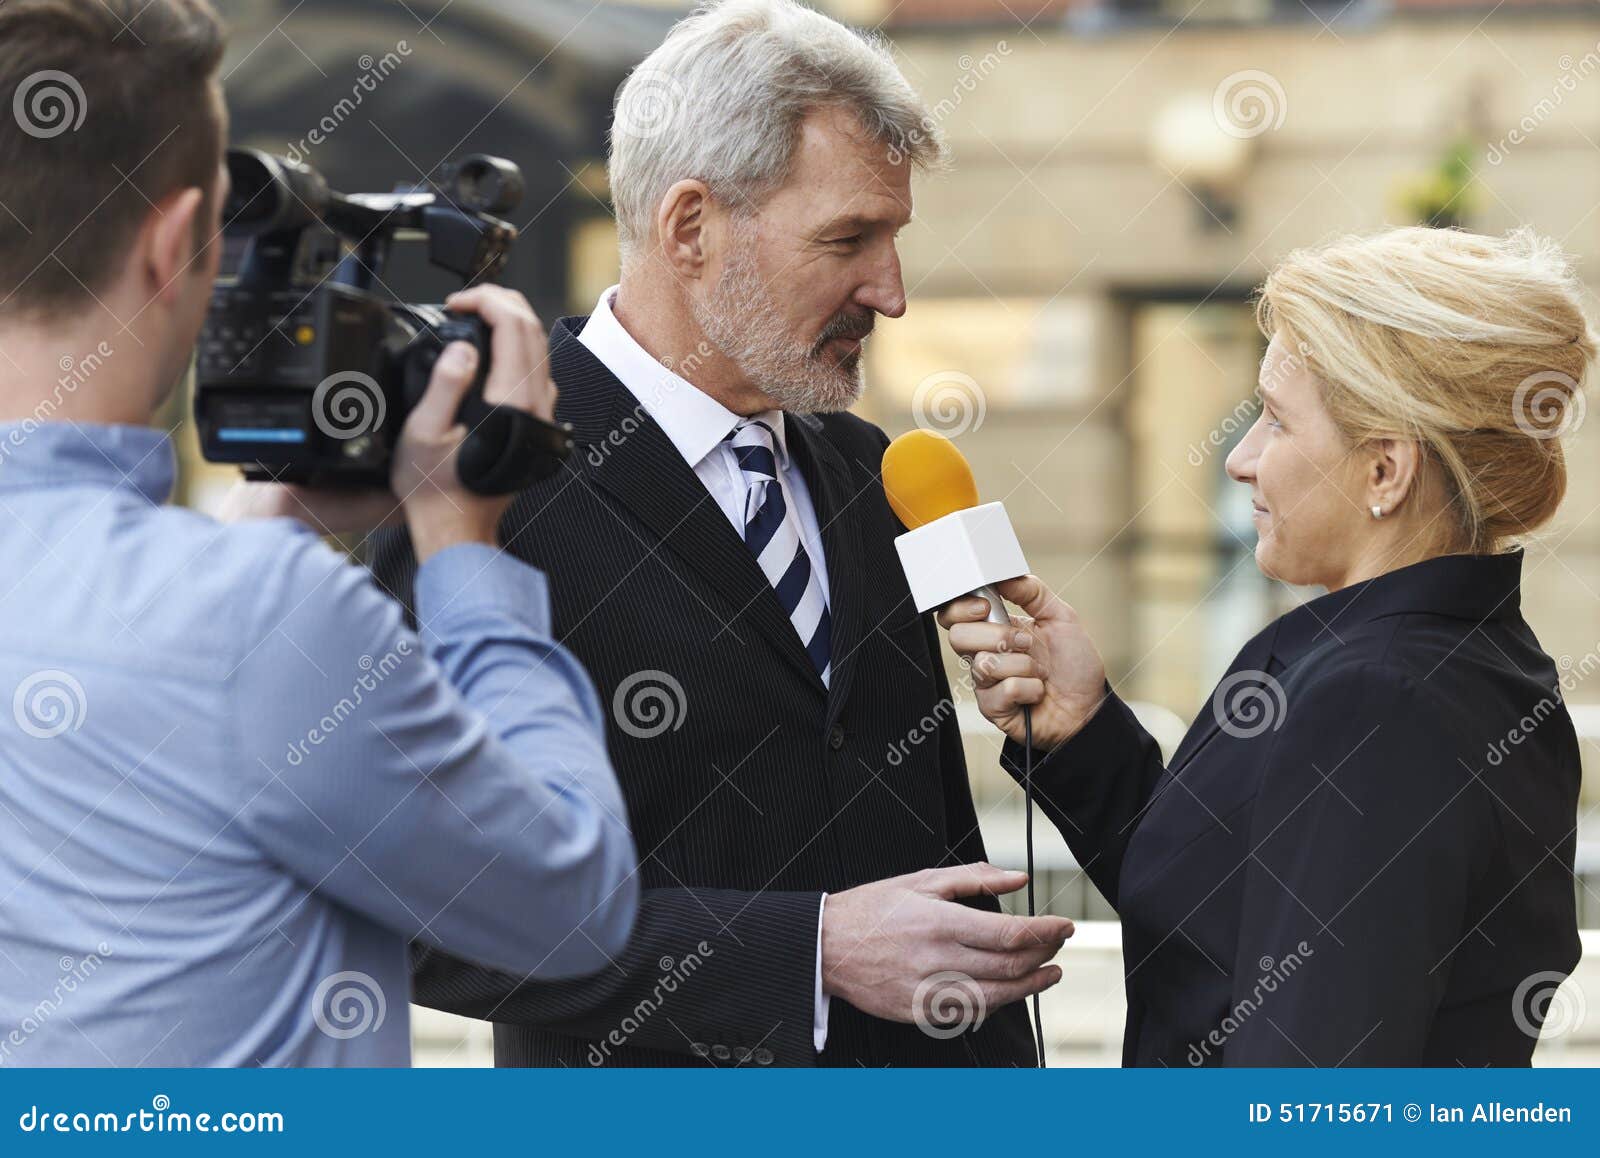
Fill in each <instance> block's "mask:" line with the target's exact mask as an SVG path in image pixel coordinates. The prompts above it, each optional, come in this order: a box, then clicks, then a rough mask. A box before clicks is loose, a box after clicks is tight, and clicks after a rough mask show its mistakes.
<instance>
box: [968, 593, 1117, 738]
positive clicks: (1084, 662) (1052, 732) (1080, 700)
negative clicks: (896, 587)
mask: <svg viewBox="0 0 1600 1158" xmlns="http://www.w3.org/2000/svg"><path fill="white" fill-rule="evenodd" d="M994 587H995V589H996V590H997V591H999V592H1000V594H1001V595H1003V596H1005V597H1006V598H1007V599H1008V600H1010V601H1011V602H1012V603H1015V604H1016V605H1017V606H1019V607H1021V608H1022V610H1023V611H1024V612H1025V613H1026V614H1027V616H1028V617H1029V618H1028V620H1026V621H1022V622H1018V621H1017V620H1015V619H1013V620H1012V626H1010V627H1007V626H1005V625H1003V624H998V623H987V622H985V619H986V618H987V616H988V614H989V604H988V602H987V601H986V600H984V599H980V598H976V597H972V598H966V599H957V600H955V601H953V602H951V603H950V604H948V605H947V606H945V607H944V608H943V609H942V610H941V611H940V612H939V624H940V626H942V627H944V628H945V629H946V630H948V631H949V633H950V646H951V647H952V648H953V649H954V650H955V652H956V654H957V655H960V656H962V657H963V658H964V659H966V660H967V661H968V662H969V663H970V664H971V670H972V686H973V688H974V690H975V691H976V693H977V700H978V710H979V711H981V712H982V713H983V714H984V717H985V718H986V719H988V720H989V722H990V723H992V724H994V725H995V727H997V728H999V729H1000V730H1001V731H1002V732H1004V733H1005V734H1006V735H1007V736H1009V737H1010V738H1011V739H1013V740H1015V741H1016V742H1017V743H1019V744H1020V743H1022V742H1023V721H1022V709H1023V706H1024V705H1032V706H1033V746H1034V747H1035V748H1036V749H1040V750H1048V749H1050V748H1054V747H1055V746H1056V745H1057V744H1060V743H1062V742H1063V741H1064V740H1067V739H1069V738H1070V737H1071V736H1073V735H1075V734H1076V733H1077V732H1078V730H1079V729H1080V728H1082V727H1083V726H1084V725H1085V724H1086V723H1088V722H1089V720H1090V718H1091V717H1092V716H1093V715H1094V714H1095V712H1096V711H1098V710H1099V708H1100V704H1101V703H1102V702H1103V701H1104V699H1105V694H1106V693H1105V679H1106V668H1105V663H1104V662H1103V661H1102V660H1101V658H1100V653H1099V652H1098V651H1097V650H1096V649H1095V646H1094V644H1093V642H1091V641H1090V639H1089V635H1088V633H1087V632H1086V631H1084V629H1083V624H1082V623H1080V622H1079V620H1078V614H1077V612H1075V611H1073V610H1072V608H1071V607H1069V606H1068V605H1067V604H1066V603H1063V602H1062V601H1061V600H1060V599H1057V598H1056V596H1055V595H1054V594H1053V593H1052V592H1051V590H1050V589H1049V588H1048V587H1046V586H1045V585H1044V582H1043V581H1042V580H1040V579H1039V577H1038V576H1036V575H1024V576H1022V577H1020V578H1017V579H1010V580H1007V581H1006V582H1004V583H996V584H995V585H994Z"/></svg>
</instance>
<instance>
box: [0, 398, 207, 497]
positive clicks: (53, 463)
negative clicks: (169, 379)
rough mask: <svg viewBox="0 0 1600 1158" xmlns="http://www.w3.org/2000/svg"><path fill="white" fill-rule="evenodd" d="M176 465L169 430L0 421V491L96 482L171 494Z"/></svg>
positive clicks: (154, 494) (156, 494)
mask: <svg viewBox="0 0 1600 1158" xmlns="http://www.w3.org/2000/svg"><path fill="white" fill-rule="evenodd" d="M176 479H177V464H176V460H175V457H174V454H173V449H172V441H171V440H170V439H169V438H168V437H167V435H166V433H165V432H164V431H161V430H156V429H154V428H152V427H148V426H101V425H97V424H95V423H88V422H38V421H35V420H34V419H31V418H29V419H24V420H23V421H21V422H10V423H0V491H9V490H26V489H37V488H43V487H66V486H91V487H107V488H111V489H121V488H127V489H131V490H134V491H137V492H138V493H139V494H141V495H143V496H144V497H145V498H146V499H148V500H149V501H150V502H152V503H155V504H157V505H159V504H161V503H165V502H166V501H167V500H168V499H169V498H171V497H172V488H173V484H174V482H175V481H176Z"/></svg>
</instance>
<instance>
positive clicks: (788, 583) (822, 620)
mask: <svg viewBox="0 0 1600 1158" xmlns="http://www.w3.org/2000/svg"><path fill="white" fill-rule="evenodd" d="M728 441H730V442H731V443H732V445H733V454H734V457H735V458H736V459H738V461H739V471H740V473H741V474H742V475H743V476H744V484H745V503H744V541H745V544H746V545H747V546H748V547H749V548H750V551H751V553H752V554H753V555H755V557H756V562H757V563H758V564H759V565H760V567H761V571H762V574H764V575H765V576H766V577H767V582H769V583H771V584H772V589H773V590H774V591H775V592H777V595H778V602H779V603H781V604H782V605H783V610H784V611H785V612H786V613H787V614H788V616H789V622H791V623H793V624H794V629H795V631H796V632H797V633H798V634H799V636H800V642H801V643H803V644H805V649H806V654H807V655H809V656H810V657H811V662H812V663H813V664H815V665H816V667H817V671H818V672H819V673H821V675H822V682H823V684H824V685H826V684H827V682H828V677H829V675H830V674H831V671H832V662H831V651H830V648H829V638H828V635H829V617H828V600H827V596H826V595H825V594H824V593H823V590H822V582H821V580H819V579H818V578H817V573H816V572H815V571H814V570H813V569H812V567H811V560H810V559H809V558H808V557H807V556H806V549H805V545H804V544H803V543H801V541H800V525H799V523H798V522H797V521H796V520H795V518H794V516H792V515H791V514H790V513H789V509H788V504H787V503H785V502H784V501H783V487H782V486H781V485H779V483H778V457H777V454H776V453H775V451H774V449H773V436H772V430H771V429H770V428H769V427H768V426H767V425H766V423H764V422H757V421H754V420H752V419H746V420H745V421H743V422H740V423H739V425H738V426H736V427H734V428H733V430H732V431H730V432H729V434H728Z"/></svg>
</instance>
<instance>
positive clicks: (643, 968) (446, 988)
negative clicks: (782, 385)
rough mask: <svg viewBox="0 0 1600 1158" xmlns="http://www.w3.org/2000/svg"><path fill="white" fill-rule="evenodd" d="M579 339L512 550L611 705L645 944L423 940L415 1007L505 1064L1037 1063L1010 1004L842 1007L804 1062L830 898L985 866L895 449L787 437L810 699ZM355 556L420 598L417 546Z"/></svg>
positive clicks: (559, 327)
mask: <svg viewBox="0 0 1600 1158" xmlns="http://www.w3.org/2000/svg"><path fill="white" fill-rule="evenodd" d="M585 321H586V319H583V318H577V319H570V318H569V319H563V320H562V321H561V322H559V323H557V324H556V326H554V327H553V329H552V333H551V351H550V357H551V363H552V367H553V374H554V378H555V381H556V384H557V386H558V387H559V389H560V392H561V393H560V400H559V403H558V405H557V416H558V418H560V419H561V420H563V421H565V422H568V423H571V424H572V427H573V430H574V434H575V438H576V443H577V449H576V451H575V452H574V454H573V456H572V458H571V460H570V461H569V462H568V464H567V465H566V467H565V468H564V469H563V470H562V471H561V472H560V473H559V474H558V475H557V476H556V477H554V478H553V479H551V480H549V481H548V482H545V483H542V484H539V485H537V486H535V487H533V488H531V489H530V490H528V491H526V492H524V493H523V494H521V495H519V496H518V497H517V499H516V500H515V501H514V503H513V505H512V507H511V509H510V510H509V512H508V513H507V515H506V518H505V520H504V522H503V523H502V526H501V536H502V541H503V542H504V543H505V545H506V548H507V549H508V550H510V551H512V552H513V553H514V554H516V555H517V556H518V557H519V558H521V559H524V560H526V561H527V562H529V563H531V564H533V565H534V566H537V567H539V568H541V569H543V570H544V571H545V572H546V573H547V574H548V575H549V577H550V587H551V599H552V604H553V610H554V623H555V632H556V636H557V638H558V639H560V640H561V641H562V642H563V643H564V644H565V645H566V646H567V647H568V648H570V649H571V650H572V651H573V652H574V653H575V654H576V655H577V656H578V658H579V659H580V660H582V662H583V664H584V666H585V667H586V668H587V669H588V671H589V673H590V675H591V676H592V677H593V679H594V681H595V684H596V686H597V688H598V689H599V692H600V695H601V698H602V701H603V702H604V703H605V705H606V706H607V707H608V709H609V715H610V719H609V729H608V737H607V739H608V742H609V746H610V751H611V757H612V761H613V763H614V765H615V767H616V770H617V775H618V777H619V779H620V781H621V783H622V789H623V793H624V795H625V797H626V799H627V803H628V811H629V817H630V820H631V824H632V829H633V834H634V839H635V842H636V844H637V846H638V849H639V854H640V862H641V863H640V873H641V875H642V883H643V885H644V888H645V892H644V896H643V903H642V908H641V911H640V916H639V920H638V924H637V929H636V932H635V934H634V937H633V940H632V943H631V944H630V946H629V948H628V950H627V951H626V953H625V954H624V955H623V956H622V957H621V958H619V959H618V960H616V961H615V962H614V963H613V965H612V966H611V967H610V968H609V969H607V970H605V971H604V972H602V973H600V974H599V975H597V976H595V977H593V978H589V979H584V980H577V981H564V982H552V983H534V984H524V983H523V979H522V978H519V977H515V976H510V975H508V974H505V973H500V972H496V971H494V970H490V969H484V968H481V967H479V966H477V965H473V964H469V963H466V962H463V961H460V960H457V959H455V958H452V957H450V956H448V955H446V954H445V953H443V952H441V951H439V950H438V949H437V948H431V947H427V946H423V945H420V944H419V945H417V946H414V947H413V957H412V964H413V985H414V997H415V999H416V1000H417V1001H418V1002H420V1003H421V1004H423V1005H428V1006H432V1007H434V1008H437V1009H444V1010H449V1011H451V1012H455V1013H461V1014H466V1015H468V1016H472V1017H480V1018H486V1019H489V1020H492V1021H494V1022H495V1061H496V1064H499V1065H575V1066H576V1065H685V1064H697V1063H698V1064H710V1065H723V1064H730V1065H731V1064H739V1063H741V1062H742V1063H745V1064H780V1065H811V1064H819V1063H820V1064H827V1065H855V1064H858V1063H859V1064H862V1065H1031V1064H1033V1059H1034V1053H1033V1039H1032V1035H1031V1031H1030V1029H1029V1027H1028V1024H1027V1021H1026V1018H1025V1016H1024V1015H1023V1012H1022V1009H1021V1007H1020V1006H1012V1007H1008V1008H1005V1009H1000V1010H994V1011H991V1012H990V1014H989V1017H988V1019H987V1020H986V1021H985V1022H983V1023H982V1025H981V1027H978V1028H974V1029H972V1030H970V1031H968V1032H965V1033H962V1034H960V1035H958V1036H956V1037H953V1038H950V1039H948V1040H941V1039H936V1038H934V1037H931V1036H928V1035H926V1034H924V1033H922V1032H921V1031H920V1030H919V1029H918V1028H917V1027H916V1026H914V1025H902V1024H895V1023H890V1022H887V1021H882V1020H879V1019H876V1018H872V1017H868V1016H866V1015H864V1014H862V1013H861V1012H860V1011H858V1010H856V1009H854V1008H852V1007H851V1006H850V1005H849V1004H848V1003H846V1002H844V1001H841V1000H839V999H837V998H835V999H834V1000H833V1002H832V1011H831V1016H830V1020H829V1034H828V1044H827V1050H826V1051H825V1052H824V1053H823V1054H822V1055H821V1056H820V1057H819V1056H818V1054H817V1053H816V1051H815V1049H814V1048H813V1044H812V1020H813V1018H812V1010H813V991H814V985H815V970H816V959H817V918H818V906H819V904H820V902H821V894H822V893H823V892H824V891H826V892H837V891H839V890H842V889H848V888H850V887H851V886H854V885H859V884H863V883H865V882H868V881H874V880H879V879H881V878H884V877H890V876H895V875H897V874H900V873H906V872H911V871H914V870H917V869H922V868H927V867H930V866H938V865H948V864H961V863H965V862H969V861H975V860H981V859H983V857H984V850H983V841H982V838H981V836H980V834H979V831H978V821H977V816H976V815H975V811H974V808H973V803H972V796H971V790H970V788H969V786H968V783H967V775H966V767H965V763H964V760H963V757H962V751H961V742H960V735H959V733H958V731H957V725H956V719H955V713H954V711H953V710H951V703H950V699H949V697H950V689H949V687H948V685H947V681H946V678H945V674H944V668H943V666H942V664H941V662H940V657H939V650H938V649H939V638H938V634H937V628H936V627H935V626H934V624H933V621H932V618H931V616H923V615H918V614H917V612H916V609H915V608H914V607H913V606H912V603H911V598H910V595H909V593H908V591H907V588H906V584H905V579H904V575H903V573H902V571H901V569H900V565H899V562H898V558H897V556H896V554H895V551H894V546H893V539H894V536H895V535H897V534H899V533H901V531H902V530H903V528H902V527H901V526H900V524H899V523H898V522H897V521H896V519H895V517H894V515H893V514H892V513H891V511H890V510H889V506H888V503H887V501H886V500H885V498H884V494H883V487H882V483H881V480H880V479H879V477H878V471H879V464H880V462H881V459H882V455H883V448H884V446H885V444H886V439H885V437H884V435H883V433H882V432H881V431H880V430H878V429H877V428H876V427H873V426H871V425H869V424H868V423H866V422H863V421H862V420H860V419H859V418H856V417H854V416H852V415H849V414H835V415H826V416H822V417H799V416H794V415H790V416H788V418H787V420H786V421H787V427H788V430H787V434H786V439H787V442H788V446H789V447H790V450H791V453H792V454H793V455H794V456H795V458H796V460H797V461H798V463H799V466H800V469H801V471H802V472H803V474H804V476H805V479H806V483H807V487H808V489H809V490H810V493H811V498H812V502H813V505H814V507H815V509H816V514H817V521H818V525H819V526H820V528H821V530H822V540H823V548H824V552H825V554H826V558H827V564H828V579H829V587H830V607H831V614H832V621H833V626H832V648H833V674H832V677H831V686H829V687H824V686H823V684H822V681H821V679H820V678H819V677H818V674H817V672H816V670H815V668H814V667H813V666H812V664H811V662H810V660H809V659H808V658H807V656H806V653H805V651H804V649H803V647H802V646H801V643H800V638H799V636H798V635H797V634H796V632H795V630H794V627H793V626H792V625H791V623H790V622H789V619H788V616H787V615H786V614H785V612H784V610H783V607H782V605H781V604H780V603H779V602H778V599H777V596H776V595H775V593H774V592H773V590H772V587H771V585H770V584H769V583H768V582H767V579H766V577H765V576H764V575H763V574H762V572H761V570H760V568H759V567H758V566H757V564H756V561H755V559H754V557H753V556H752V555H751V554H750V551H749V550H748V548H746V546H745V544H744V542H743V540H742V539H741V538H740V536H739V534H738V532H736V531H735V530H734V528H733V527H732V525H731V524H730V523H729V522H728V520H727V519H726V517H724V515H723V514H722V511H721V510H720V509H719V508H718V507H717V505H716V503H715V502H714V501H713V500H712V499H711V497H710V495H709V494H708V493H707V491H706V489H705V487H704V486H703V485H702V484H701V483H700V481H699V479H697V478H696V477H695V475H694V472H693V471H692V470H691V469H690V468H689V466H688V465H687V464H685V462H684V461H683V458H682V456H681V455H680V454H679V453H678V451H677V450H676V449H675V448H674V447H673V445H672V444H671V442H670V441H669V440H668V439H667V437H666V435H665V434H664V433H663V432H662V431H661V429H660V428H659V427H658V426H657V425H656V424H655V423H654V422H653V421H652V420H651V419H650V418H649V417H648V416H647V415H646V414H645V412H644V411H643V409H642V408H641V407H640V406H639V404H638V403H637V401H636V400H635V398H634V396H633V395H632V394H631V393H630V392H629V391H628V390H627V389H626V387H624V386H623V385H622V384H621V383H620V382H618V381H617V380H616V378H615V377H613V376H612V374H611V373H610V372H609V371H608V370H607V369H606V368H605V367H604V365H602V364H601V363H600V362H599V361H598V360H597V359H596V358H595V357H594V356H593V355H592V354H591V353H590V352H589V350H588V349H587V348H586V347H585V346H584V345H583V344H582V343H581V342H579V341H578V339H577V334H578V333H579V332H580V331H581V329H582V326H583V323H584V322H585ZM370 563H371V566H372V568H373V570H374V572H375V573H376V575H377V577H378V580H379V581H380V583H382V584H383V585H384V586H385V587H386V588H387V589H388V590H389V591H391V592H392V593H393V594H394V595H395V596H396V597H398V598H399V599H400V600H401V601H402V602H404V603H406V605H407V606H408V607H409V606H410V601H411V585H412V578H413V576H414V574H415V567H416V564H415V560H414V558H413V556H412V552H411V546H410V542H409V539H408V537H407V536H406V535H405V534H404V533H403V532H396V533H393V534H386V535H384V536H380V537H379V538H378V539H377V540H375V547H374V549H373V551H372V553H371V557H370ZM941 704H942V705H944V710H942V711H941V710H939V705H941ZM891 749H894V750H895V752H896V753H897V754H896V756H894V757H891V756H890V755H889V753H890V751H891ZM983 907H985V908H988V909H991V910H997V909H998V905H997V904H996V903H995V902H994V901H993V900H992V899H990V900H987V901H985V902H984V903H983Z"/></svg>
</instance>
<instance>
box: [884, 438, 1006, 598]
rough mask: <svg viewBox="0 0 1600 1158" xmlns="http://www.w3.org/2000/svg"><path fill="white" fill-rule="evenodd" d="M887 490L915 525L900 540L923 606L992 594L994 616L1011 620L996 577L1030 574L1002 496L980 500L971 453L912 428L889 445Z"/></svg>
mask: <svg viewBox="0 0 1600 1158" xmlns="http://www.w3.org/2000/svg"><path fill="white" fill-rule="evenodd" d="M883 490H884V494H885V495H886V496H887V497H888V499H889V507H890V509H891V510H893V511H894V513H895V515H896V517H898V518H899V520H900V521H901V522H902V523H904V524H905V525H906V526H907V527H908V528H910V529H909V530H907V531H906V533H905V534H903V535H900V536H898V537H897V538H896V539H895V541H894V546H895V550H896V551H898V552H899V554H900V566H901V567H902V568H904V570H905V573H906V582H907V584H909V585H910V587H911V599H912V602H913V603H915V604H916V607H917V610H918V611H919V612H920V611H927V610H929V609H931V608H934V607H942V606H944V605H945V604H946V603H949V602H950V601H951V600H952V599H957V598H959V597H961V596H963V595H976V596H978V597H979V598H981V599H986V600H988V603H989V622H990V623H1003V624H1009V623H1010V622H1011V618H1010V616H1008V615H1007V614H1006V609H1005V601H1004V600H1002V599H1001V598H1000V595H999V593H998V592H997V591H995V590H994V588H993V586H991V585H992V584H995V583H999V582H1001V581H1003V580H1006V579H1015V578H1016V577H1017V576H1019V575H1026V574H1027V573H1028V563H1027V560H1025V559H1024V558H1023V557H1022V545H1021V544H1020V543H1018V542H1017V533H1016V531H1014V530H1013V529H1012V527H1011V519H1010V517H1009V516H1008V515H1007V514H1006V508H1005V506H1004V504H1002V503H983V504H981V505H980V504H979V502H978V484H977V483H976V482H974V481H973V478H972V467H971V466H969V465H968V464H967V459H966V456H965V455H963V454H962V453H961V452H960V451H959V450H957V449H956V445H955V443H953V442H951V441H950V440H949V439H948V438H946V437H945V436H944V435H942V434H937V433H935V432H934V431H931V430H911V431H907V432H906V433H905V434H902V435H901V436H900V437H899V438H897V439H895V440H894V441H893V442H891V443H890V444H889V445H888V447H887V448H886V449H885V450H884V452H883Z"/></svg>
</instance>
